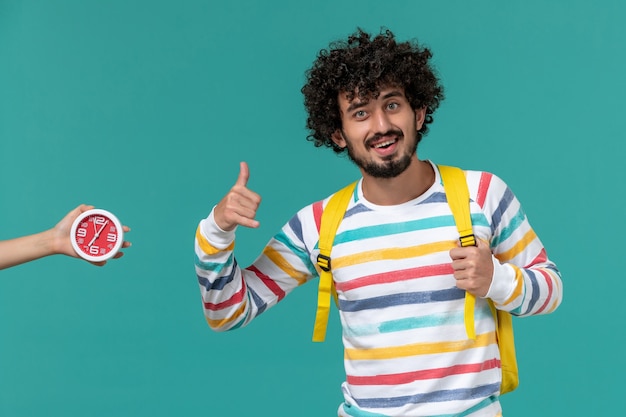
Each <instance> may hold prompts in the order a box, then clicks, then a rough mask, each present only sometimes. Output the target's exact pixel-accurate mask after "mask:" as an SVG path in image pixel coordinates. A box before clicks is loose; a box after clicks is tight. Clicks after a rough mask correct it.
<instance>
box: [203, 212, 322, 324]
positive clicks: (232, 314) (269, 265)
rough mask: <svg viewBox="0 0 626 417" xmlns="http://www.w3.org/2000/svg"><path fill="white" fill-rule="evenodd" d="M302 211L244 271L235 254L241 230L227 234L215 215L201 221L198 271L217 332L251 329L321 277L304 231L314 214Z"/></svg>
mask: <svg viewBox="0 0 626 417" xmlns="http://www.w3.org/2000/svg"><path fill="white" fill-rule="evenodd" d="M310 207H311V206H309V207H306V208H304V209H302V210H301V211H300V212H298V213H297V214H296V215H295V216H294V217H293V218H292V219H291V220H290V221H289V222H288V223H287V224H285V226H283V228H282V229H281V230H280V232H279V233H277V234H276V235H275V236H273V237H272V238H271V239H270V241H269V242H268V243H267V245H266V246H265V248H264V249H263V251H262V253H261V254H260V255H259V256H258V258H257V259H256V260H255V261H254V262H253V263H252V264H251V265H249V266H247V267H245V268H243V267H241V266H240V265H239V263H238V262H237V259H236V257H235V254H234V248H235V231H224V230H221V229H220V228H219V227H218V226H217V224H216V223H215V220H214V219H213V211H211V214H209V216H208V217H207V218H205V219H203V220H202V221H200V223H199V225H198V228H197V230H196V236H195V270H196V275H197V278H198V284H199V286H200V293H201V296H202V304H203V309H204V313H205V318H206V320H207V323H208V324H209V326H210V327H211V328H212V329H214V330H216V331H226V330H232V329H236V328H239V327H242V326H245V325H247V324H248V323H250V321H252V320H253V319H254V318H255V317H257V316H259V315H260V314H261V313H263V312H264V311H266V310H267V309H269V308H271V307H273V306H274V305H276V304H277V303H278V302H279V301H281V300H282V299H283V298H284V297H285V296H286V295H287V294H289V293H290V292H291V291H292V290H293V289H294V288H296V287H298V286H300V285H302V284H304V283H306V282H307V281H309V280H311V279H312V278H314V277H317V270H316V268H315V266H314V265H313V263H312V262H311V251H310V248H309V247H308V246H307V244H306V243H305V241H304V236H306V235H307V234H306V233H305V231H304V230H303V229H304V228H305V227H306V226H304V225H306V224H309V225H310V223H311V221H307V216H309V217H310V215H311V214H312V210H311V208H310Z"/></svg>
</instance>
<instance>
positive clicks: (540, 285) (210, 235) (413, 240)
mask: <svg viewBox="0 0 626 417" xmlns="http://www.w3.org/2000/svg"><path fill="white" fill-rule="evenodd" d="M430 58H431V53H430V51H429V50H428V49H426V48H422V47H420V46H419V45H418V44H417V43H416V42H397V41H396V39H395V37H394V35H393V34H392V33H391V32H389V31H385V32H382V33H381V34H379V35H377V36H373V37H372V36H371V35H369V34H367V33H365V32H363V31H361V30H359V31H357V32H356V33H354V34H353V35H351V36H350V37H349V38H348V39H347V41H344V42H335V43H333V44H331V46H330V48H329V49H328V50H322V51H321V52H320V53H319V55H318V57H317V60H316V61H315V63H314V65H313V67H312V68H311V69H310V70H309V71H308V73H307V83H306V85H305V86H304V87H303V89H302V92H303V94H304V97H305V106H306V108H307V111H308V115H309V117H308V120H307V127H308V128H309V129H310V131H311V134H310V135H309V139H310V140H312V141H313V142H314V144H315V145H316V146H327V147H330V148H332V149H333V150H334V151H335V152H337V153H342V152H347V154H348V156H349V157H350V159H351V160H352V161H353V162H354V163H355V164H356V165H357V166H358V167H359V168H360V171H361V174H362V178H361V179H360V181H359V182H358V185H357V188H356V190H355V193H354V196H353V198H352V200H351V202H350V203H349V205H348V209H347V211H346V214H345V216H344V218H343V220H342V222H341V224H340V226H339V229H338V230H337V233H336V236H337V238H336V239H335V244H334V246H333V252H332V255H333V256H332V258H333V279H334V282H335V287H336V290H337V295H338V307H339V312H340V318H341V323H342V326H343V342H344V347H345V360H344V362H345V370H346V381H345V382H344V384H343V393H344V402H343V403H342V404H341V405H340V406H339V409H338V415H339V416H353V417H357V416H358V417H374V416H375V417H384V416H403V417H407V416H452V415H454V416H475V417H476V416H489V417H494V416H499V415H501V407H500V402H499V400H498V398H499V394H500V383H501V370H500V360H499V359H500V355H499V350H498V345H497V342H496V339H495V321H494V317H493V315H492V314H491V311H490V309H489V306H488V303H487V299H491V300H492V301H493V303H494V304H495V306H496V308H498V309H501V310H505V311H508V312H511V313H512V314H514V315H516V316H529V315H533V314H542V313H549V312H551V311H553V310H554V309H556V308H557V306H558V305H559V304H560V302H561V295H562V287H561V286H562V283H561V278H560V273H559V271H558V270H557V268H556V266H555V265H554V263H552V262H551V261H550V260H548V257H547V255H546V252H545V250H544V248H543V246H542V244H541V242H540V241H539V239H538V238H537V236H536V235H535V234H534V232H533V230H532V228H531V226H530V224H529V222H528V220H527V218H526V216H525V214H524V212H523V211H522V209H521V206H520V203H519V201H518V200H517V199H516V198H515V196H514V195H513V193H512V192H511V190H510V189H509V188H508V187H507V186H506V184H505V183H504V182H503V181H502V180H500V179H499V178H498V177H496V176H495V175H492V174H490V173H487V172H478V171H466V172H465V175H466V179H467V183H468V187H469V192H470V210H471V213H472V220H473V227H474V234H475V235H476V236H477V238H478V240H477V241H478V244H477V246H473V247H459V245H458V244H457V243H456V242H458V237H459V236H458V233H457V230H456V228H455V223H454V220H453V219H452V216H451V211H450V207H449V205H448V203H447V200H446V196H445V193H444V189H443V186H442V182H441V177H440V174H439V170H438V168H437V166H436V165H435V164H433V163H432V162H430V161H426V160H420V159H419V158H418V156H417V145H418V143H419V142H420V140H421V139H422V136H423V135H425V134H426V133H427V131H428V124H430V123H431V122H432V121H433V117H432V114H433V113H434V111H435V110H436V109H437V107H438V105H439V102H440V100H442V99H443V89H442V87H441V86H440V85H439V80H438V79H437V77H436V76H435V73H434V71H433V69H432V68H431V66H430V64H429V59H430ZM248 176H249V172H248V167H247V165H246V164H245V163H242V164H241V167H240V174H239V178H238V179H237V182H236V183H235V185H234V186H233V187H232V189H231V190H230V192H229V193H228V194H227V195H226V196H225V197H224V198H223V199H222V200H221V201H220V202H219V203H218V204H217V205H216V206H215V207H214V208H213V210H212V211H211V213H210V215H209V216H208V217H207V218H206V219H204V220H202V221H201V222H200V224H199V227H198V229H197V232H196V244H195V252H196V255H197V261H196V271H197V275H198V280H199V283H200V290H201V293H202V298H203V301H204V311H205V315H206V318H207V321H208V323H209V325H210V326H211V327H212V328H213V329H215V330H231V329H236V328H239V327H242V326H245V325H246V324H248V323H249V322H250V321H251V320H252V319H254V318H255V317H257V316H258V315H259V314H261V313H262V312H264V311H265V310H267V309H268V308H270V307H272V306H274V305H275V304H276V303H277V302H278V301H280V300H281V299H282V298H283V297H284V296H285V295H287V294H288V293H289V292H290V291H291V290H293V289H294V288H296V287H297V286H299V285H301V284H304V283H306V282H308V281H310V280H312V279H313V278H316V277H317V276H318V271H319V270H318V269H317V268H318V267H317V265H316V259H317V255H318V254H319V250H318V242H319V224H320V216H321V213H322V208H323V207H324V206H325V205H326V204H327V202H328V198H327V199H325V200H324V201H320V202H316V203H313V204H311V205H309V206H307V207H305V208H303V209H301V210H300V211H299V212H298V213H297V214H296V215H295V216H294V217H293V218H292V219H291V220H289V222H288V223H287V224H285V226H284V227H283V228H282V230H281V231H280V232H279V233H278V234H276V235H275V236H274V238H272V239H271V240H270V242H269V243H268V244H267V246H266V248H265V250H264V251H263V253H262V254H261V255H260V256H259V258H258V259H257V260H256V261H255V262H254V263H253V264H252V265H250V266H248V267H247V268H245V269H244V268H241V267H240V266H239V265H238V264H237V262H236V261H235V258H234V255H233V247H234V240H235V229H236V227H237V226H239V225H241V226H245V227H257V226H258V225H259V223H258V221H257V220H256V219H255V214H256V210H257V208H258V206H259V204H260V201H261V199H260V197H259V195H257V194H256V193H254V192H253V191H251V190H249V189H248V188H247V186H246V184H247V180H248ZM466 292H469V293H471V294H473V295H475V297H476V312H475V329H476V339H473V340H472V339H469V338H468V336H467V334H466V329H465V326H464V319H463V317H464V298H465V293H466Z"/></svg>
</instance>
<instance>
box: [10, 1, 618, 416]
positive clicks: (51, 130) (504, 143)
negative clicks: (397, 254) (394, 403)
mask: <svg viewBox="0 0 626 417" xmlns="http://www.w3.org/2000/svg"><path fill="white" fill-rule="evenodd" d="M624 4H625V3H623V2H621V1H617V0H615V1H598V2H590V1H537V0H530V1H510V2H498V1H437V2H435V1H429V2H426V1H421V0H405V1H388V2H382V1H376V2H374V1H360V2H348V1H345V0H319V1H315V2H309V3H303V2H297V1H284V0H281V1H272V2H254V1H240V0H235V1H231V2H215V1H195V0H193V1H192V0H189V1H178V2H174V1H170V2H168V1H163V0H155V1H150V2H148V1H143V2H142V1H138V0H130V1H129V0H126V1H119V0H117V1H93V0H91V1H77V0H75V1H72V0H57V1H48V2H46V1H18V0H0V190H2V191H1V192H2V194H1V197H0V239H9V238H13V237H17V236H21V235H24V234H29V233H35V232H38V231H40V230H44V229H46V228H49V227H51V226H53V225H54V224H55V223H56V222H57V221H58V220H59V219H60V218H61V217H62V216H63V215H65V214H66V213H67V212H68V211H69V210H70V209H72V208H73V207H75V206H76V205H78V204H80V203H88V204H93V205H96V206H98V207H101V208H104V209H108V210H110V211H112V212H114V213H115V214H117V215H118V217H119V218H120V219H121V220H122V222H123V223H125V224H127V225H129V226H130V227H131V228H132V232H131V233H129V234H128V239H129V240H131V241H132V243H133V247H132V248H130V249H128V250H127V251H126V256H125V257H124V258H122V259H120V260H117V261H115V262H110V263H109V264H108V265H107V266H106V267H104V268H96V267H93V266H91V265H89V264H87V263H85V262H79V261H77V260H73V259H69V258H66V257H51V258H46V259H42V260H39V261H36V262H33V263H30V264H26V265H22V266H19V267H15V268H12V269H9V270H4V271H0V317H1V320H0V415H1V416H8V417H31V416H37V417H38V416H46V417H56V416H93V417H100V416H103V417H104V416H150V417H161V416H189V417H192V416H203V417H204V416H218V417H219V416H227V415H228V416H250V415H259V416H294V415H297V416H301V417H308V416H311V417H319V416H332V415H335V410H336V408H337V406H338V404H339V402H340V401H341V393H340V383H341V382H342V380H343V369H342V348H341V344H340V329H339V327H338V323H337V317H336V314H335V317H334V319H333V322H332V323H331V327H330V334H329V337H328V339H329V340H328V341H327V342H326V343H324V344H313V343H312V342H311V341H310V338H311V332H312V325H313V319H314V314H315V291H316V288H315V284H313V285H308V286H305V287H303V288H300V289H298V290H297V291H295V292H294V293H293V294H292V295H291V296H289V297H287V299H285V301H284V302H283V303H281V304H280V305H279V306H277V307H276V308H275V309H273V310H270V311H268V312H267V313H265V314H264V315H263V316H262V317H261V318H259V319H258V320H256V321H255V322H254V323H252V324H251V325H250V326H249V327H248V328H246V329H242V330H239V331H236V332H231V333H226V334H218V333H214V332H212V331H210V330H209V329H208V327H207V325H206V323H205V321H204V318H203V314H202V308H201V303H200V297H199V291H198V288H197V282H196V277H195V274H194V270H193V236H194V232H195V228H196V225H197V223H198V221H199V220H200V219H201V218H203V217H205V216H206V215H207V214H208V213H209V211H210V209H211V207H212V206H213V204H215V203H216V202H217V201H218V200H219V199H220V198H221V197H222V196H223V195H224V194H225V193H226V192H227V191H228V189H229V188H230V187H231V186H232V184H233V183H234V181H235V179H236V177H237V173H238V168H239V167H238V163H239V161H240V160H246V161H247V162H248V163H249V164H250V169H251V179H250V183H249V185H250V187H251V188H252V189H254V190H255V191H257V192H258V193H259V194H261V195H262V197H263V204H262V206H261V208H260V210H259V213H258V219H259V220H260V221H261V224H262V226H261V227H260V228H259V229H257V230H240V232H239V234H238V246H237V249H238V257H239V260H240V261H241V263H248V262H251V261H252V260H253V259H254V258H255V257H256V255H257V253H258V252H259V251H260V250H261V249H262V247H263V245H264V244H265V243H266V242H267V240H268V239H269V238H270V237H271V235H273V234H274V233H275V232H276V231H277V230H278V228H279V227H281V226H282V224H283V223H284V222H285V221H287V220H288V219H289V218H290V217H291V215H292V214H293V213H294V212H295V211H296V210H298V209H299V208H300V207H302V206H304V205H306V204H308V203H310V202H312V201H314V200H317V199H320V198H323V197H325V196H326V195H328V194H330V193H331V192H333V191H334V190H336V189H337V188H339V187H340V186H342V185H344V184H346V183H347V182H348V181H350V180H352V179H354V178H356V176H357V175H358V172H357V170H356V169H355V168H354V167H353V166H352V165H351V163H350V162H348V161H347V160H345V159H342V158H337V157H335V156H334V155H333V153H332V152H331V151H330V150H328V149H316V148H314V147H313V145H312V144H311V143H309V142H307V141H306V140H305V136H306V134H307V132H306V130H305V128H304V124H305V113H304V109H303V105H302V97H301V94H300V88H301V86H302V83H303V81H304V72H305V70H306V69H307V68H308V67H309V66H310V64H311V63H312V61H313V60H314V58H315V56H316V53H317V52H318V50H319V49H321V48H324V47H326V46H327V45H328V43H329V42H330V41H332V40H335V39H337V38H343V37H345V36H346V35H348V34H349V33H351V32H353V31H354V30H355V29H356V28H357V26H360V27H363V28H364V29H366V30H370V31H378V30H379V28H380V27H381V26H386V27H389V28H390V29H391V30H393V31H394V32H395V33H396V35H397V36H398V38H400V39H402V40H404V39H407V38H415V37H416V38H418V39H419V40H420V41H421V42H423V43H424V44H426V45H427V46H429V47H430V48H432V50H433V51H434V54H435V56H434V62H435V64H436V66H437V68H438V70H439V73H440V75H441V78H442V81H443V83H444V85H445V87H446V95H447V98H446V100H445V101H444V102H443V103H442V106H441V108H440V109H439V111H438V112H437V113H436V114H435V122H434V124H433V125H432V129H431V132H430V133H429V135H428V136H427V137H426V138H425V139H424V141H423V144H422V145H420V149H419V154H420V157H422V158H429V159H433V160H435V161H436V162H438V163H445V164H451V165H459V166H462V167H465V168H472V169H482V170H488V171H492V172H494V173H496V174H498V175H499V176H500V177H502V178H503V179H504V180H505V181H506V182H507V183H508V184H509V185H510V186H511V188H512V189H513V190H514V192H515V193H516V195H517V196H518V198H519V199H520V200H521V201H522V203H523V205H524V208H525V210H526V212H527V214H528V216H529V218H530V220H531V223H532V224H533V226H534V228H535V230H536V231H537V233H538V234H539V236H540V237H541V239H542V241H543V243H544V244H545V246H546V247H547V249H548V253H549V255H550V257H551V258H552V259H553V260H555V261H556V262H557V264H558V265H559V267H560V268H561V270H562V272H563V277H564V283H565V298H564V302H563V304H562V306H561V307H560V309H559V310H557V312H555V313H554V314H552V315H550V316H541V317H531V318H527V319H522V320H516V321H515V326H516V337H517V349H518V360H519V365H520V371H521V375H520V377H521V385H520V387H519V388H518V390H517V391H515V392H514V393H512V394H508V395H506V396H505V397H503V404H504V407H505V416H506V417H527V416H536V417H542V416H551V417H552V416H590V415H598V416H599V415H610V414H611V413H612V412H613V411H614V410H623V405H624V404H623V403H624V401H623V399H622V398H623V393H622V391H623V389H622V388H623V383H622V379H623V378H622V376H623V373H624V371H625V370H626V367H625V359H624V354H623V349H622V346H623V345H622V340H623V336H624V330H623V329H624V324H623V321H624V313H623V309H622V308H621V307H622V304H623V302H624V301H623V294H624V290H625V289H626V284H624V279H623V277H622V275H623V259H624V255H623V251H622V247H623V241H624V237H623V235H622V232H623V230H624V226H625V224H624V220H623V203H622V201H623V198H622V194H623V193H624V179H625V175H624V164H623V162H622V161H623V159H624V156H625V155H624V140H625V137H624V136H625V135H624V132H625V131H626V121H625V120H626V118H625V117H624V112H625V110H626V109H625V106H624V101H623V98H624V93H625V92H626V91H625V90H626V82H625V77H624V74H625V73H626V58H625V56H624V53H625V49H624V44H625V41H626V29H624V24H623V21H624V16H625V15H626V6H625V5H624ZM618 414H619V413H618Z"/></svg>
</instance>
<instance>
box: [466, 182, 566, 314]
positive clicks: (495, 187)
mask: <svg viewBox="0 0 626 417" xmlns="http://www.w3.org/2000/svg"><path fill="white" fill-rule="evenodd" d="M476 202H477V203H478V204H479V205H480V206H481V207H482V210H483V213H484V214H485V216H486V217H487V219H488V222H489V223H490V225H491V239H490V246H491V250H492V253H493V254H494V277H493V282H492V285H491V288H490V289H489V292H488V293H487V297H488V298H491V299H492V301H493V302H494V304H495V306H496V308H498V309H501V310H506V311H509V312H510V313H511V314H514V315H516V316H530V315H536V314H547V313H551V312H552V311H554V310H555V309H556V308H557V307H558V306H559V305H560V303H561V300H562V295H563V289H562V288H563V284H562V280H561V273H560V271H559V270H558V268H557V266H556V265H555V263H554V262H552V261H551V260H550V259H549V258H548V255H547V252H546V249H545V248H544V246H543V244H542V243H541V241H540V239H539V237H538V236H537V235H536V233H535V231H534V230H533V229H532V227H531V225H530V222H529V221H528V218H527V216H526V214H525V212H524V210H523V209H522V206H521V204H520V202H519V201H518V199H517V198H516V197H515V195H514V194H513V192H512V191H511V189H510V188H509V187H508V186H507V185H506V184H505V183H504V181H502V180H501V179H500V178H498V177H497V176H495V175H493V174H489V173H482V175H481V177H480V184H479V186H478V191H477V194H476Z"/></svg>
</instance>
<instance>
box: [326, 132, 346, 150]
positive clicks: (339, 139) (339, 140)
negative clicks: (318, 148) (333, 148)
mask: <svg viewBox="0 0 626 417" xmlns="http://www.w3.org/2000/svg"><path fill="white" fill-rule="evenodd" d="M330 138H331V139H332V140H333V142H335V145H337V146H339V147H340V148H345V147H346V140H345V139H344V138H343V135H342V134H341V130H339V129H337V130H335V132H334V133H333V134H332V135H331V136H330Z"/></svg>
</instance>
